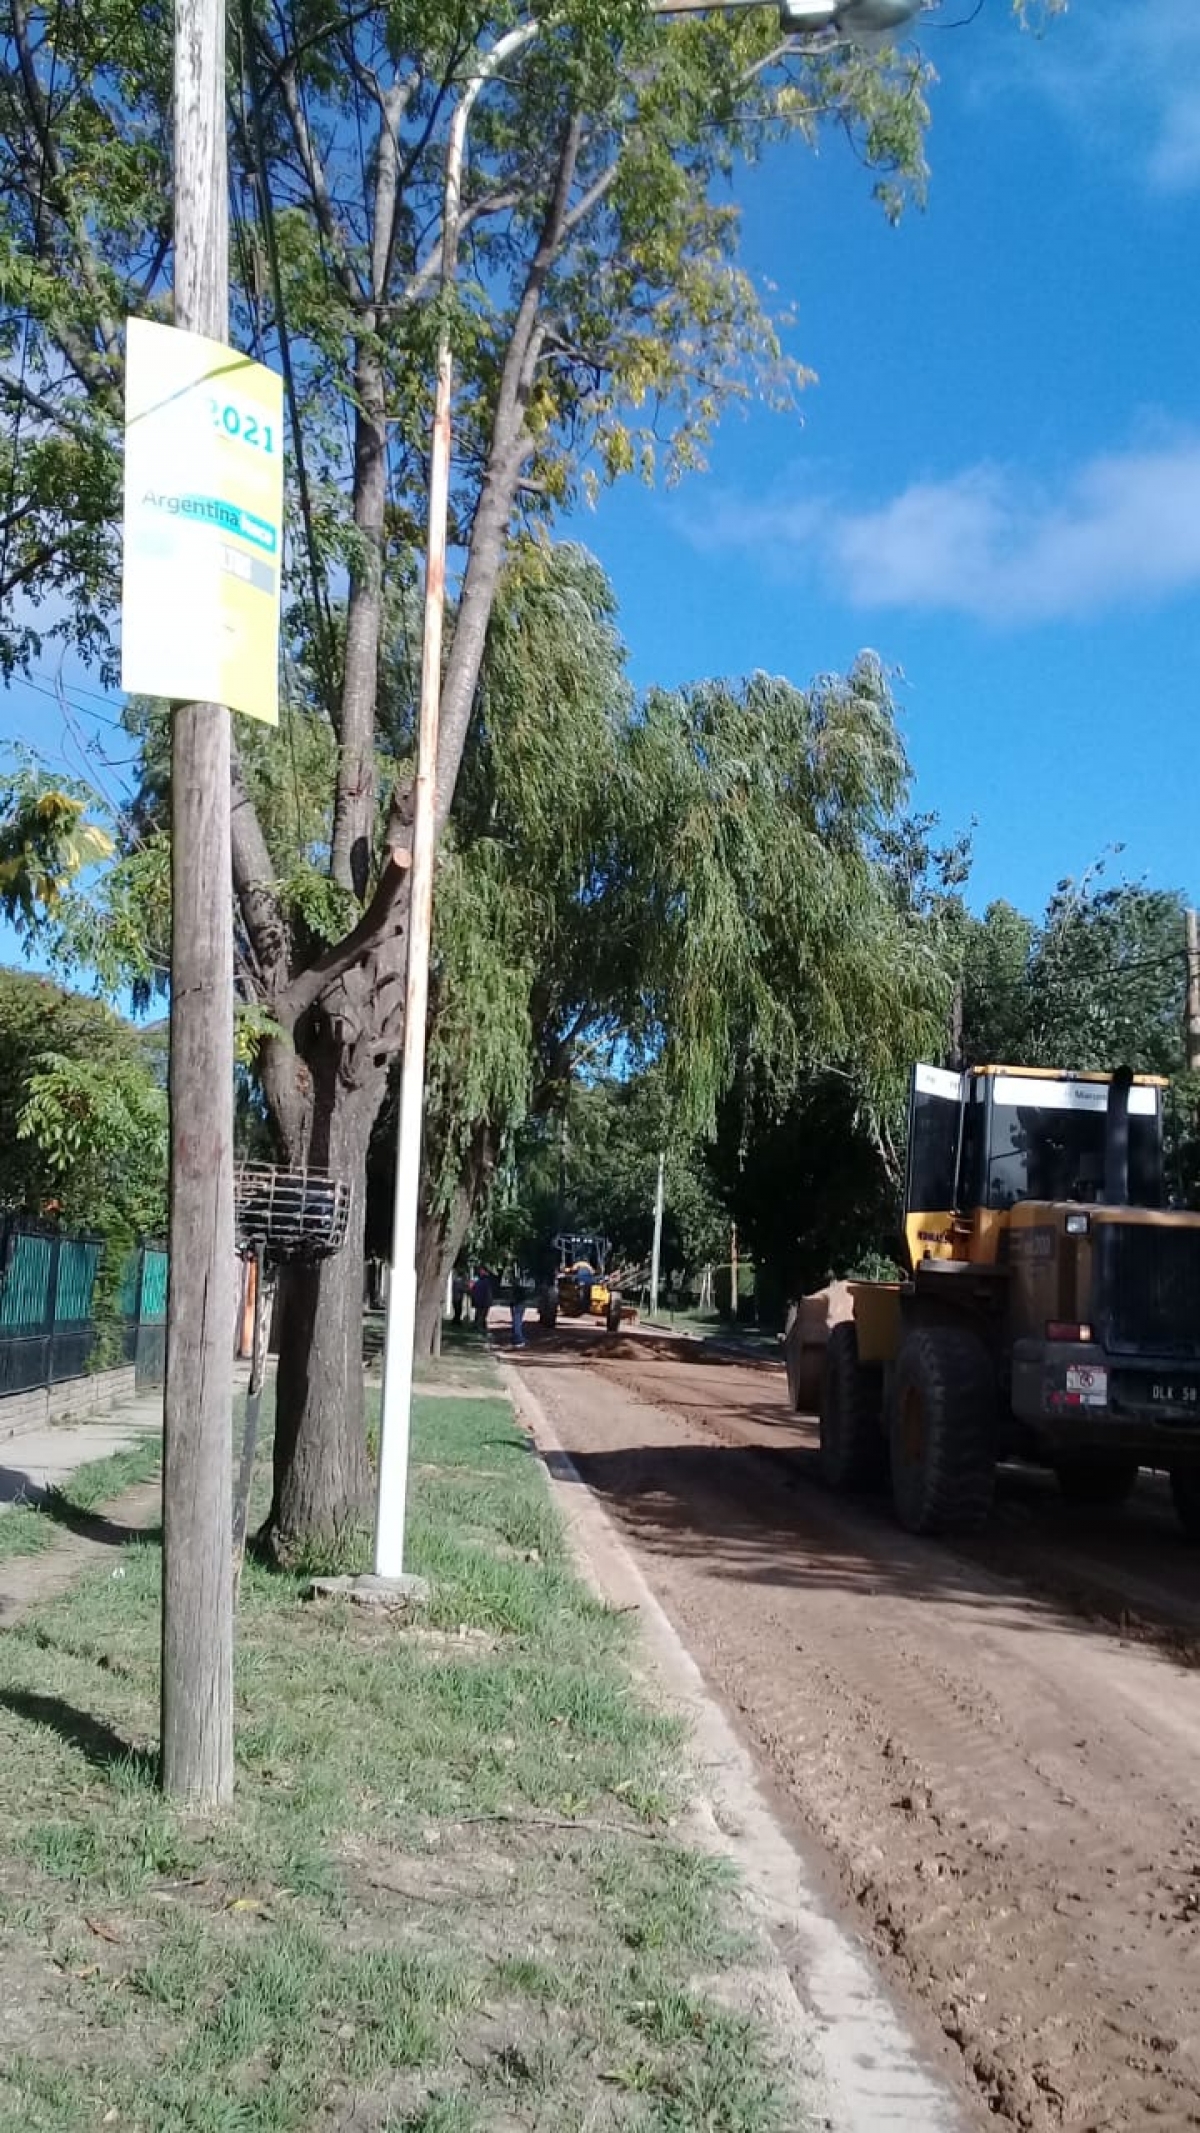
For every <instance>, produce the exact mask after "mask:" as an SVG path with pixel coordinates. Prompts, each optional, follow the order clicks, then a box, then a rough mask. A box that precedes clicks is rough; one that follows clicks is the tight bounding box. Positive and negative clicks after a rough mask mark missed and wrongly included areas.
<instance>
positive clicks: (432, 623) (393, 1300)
mask: <svg viewBox="0 0 1200 2133" xmlns="http://www.w3.org/2000/svg"><path fill="white" fill-rule="evenodd" d="M538 28H539V25H538V24H537V23H524V24H522V25H520V26H519V27H518V28H517V29H514V30H510V31H509V32H508V34H507V36H505V37H501V38H500V39H499V41H498V43H496V44H495V45H493V47H492V49H491V51H490V52H489V53H488V54H487V56H486V58H485V59H484V60H483V61H482V62H481V64H480V66H479V68H478V70H477V71H476V73H475V74H474V75H473V76H472V78H471V80H470V81H469V82H468V83H467V85H466V88H465V89H464V90H463V93H462V95H461V97H460V98H459V100H458V105H457V108H456V110H455V113H454V116H453V118H452V119H451V121H450V138H449V140H448V142H447V145H446V176H445V190H444V196H443V207H442V287H443V289H448V288H449V287H450V286H451V284H452V283H453V281H454V277H455V274H456V272H457V268H458V233H459V224H460V220H461V214H462V173H463V158H464V155H465V152H466V141H467V126H468V123H469V121H470V117H471V113H472V111H473V110H474V108H475V103H476V100H477V98H478V97H479V95H480V92H481V91H482V90H483V89H485V88H486V87H487V84H488V83H489V81H491V80H492V79H493V78H494V77H495V75H496V74H497V73H498V71H499V69H500V68H501V67H502V66H504V64H505V62H506V61H507V60H509V59H512V58H514V57H515V55H516V54H517V53H518V52H520V51H521V50H523V48H524V47H525V46H526V45H527V44H530V43H531V42H532V40H533V39H534V38H535V37H536V36H537V34H538ZM453 394H454V350H453V347H452V345H451V341H450V333H449V329H448V327H447V326H446V325H445V324H443V326H442V332H441V338H440V340H439V342H438V359H437V391H436V395H435V400H434V411H433V445H432V451H431V455H430V464H429V528H428V535H427V541H426V550H425V625H424V634H423V638H422V645H421V709H420V719H419V724H418V731H417V774H416V786H415V789H414V793H413V843H412V891H411V902H410V905H409V920H408V967H407V973H406V977H405V989H404V1048H403V1051H402V1053H401V1068H400V1115H399V1121H398V1125H397V1139H396V1194H395V1203H394V1206H393V1210H392V1277H391V1281H390V1282H389V1284H388V1308H387V1319H386V1323H385V1328H384V1342H383V1391H382V1398H381V1409H380V1426H379V1492H378V1497H377V1501H376V1511H375V1575H376V1577H381V1578H391V1579H395V1578H401V1577H403V1575H404V1536H405V1526H406V1522H407V1515H408V1468H409V1438H410V1435H411V1417H412V1382H413V1362H414V1356H413V1349H414V1345H415V1341H416V1323H417V1218H418V1213H419V1209H420V1200H421V1136H422V1127H423V1124H424V1109H425V1022H426V1017H427V1013H428V1007H429V944H430V937H431V934H432V930H433V869H434V860H435V857H436V848H437V754H438V721H439V715H440V711H441V697H442V629H443V623H444V619H445V612H446V546H447V533H446V529H447V521H448V518H449V511H450V436H451V408H452V402H453Z"/></svg>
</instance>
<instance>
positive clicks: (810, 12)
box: [779, 0, 927, 45]
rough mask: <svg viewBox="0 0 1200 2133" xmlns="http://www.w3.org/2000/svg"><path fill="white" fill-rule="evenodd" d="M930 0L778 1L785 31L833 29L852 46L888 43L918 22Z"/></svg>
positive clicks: (780, 17)
mask: <svg viewBox="0 0 1200 2133" xmlns="http://www.w3.org/2000/svg"><path fill="white" fill-rule="evenodd" d="M926 4H927V0H779V19H780V22H781V24H782V26H783V28H784V29H785V30H788V31H789V32H791V33H792V34H793V35H795V34H796V33H797V32H799V33H803V32H804V31H808V32H809V33H810V34H811V33H812V32H814V31H820V30H833V31H834V33H835V34H836V35H837V36H839V37H844V38H845V39H846V40H847V42H848V43H850V44H862V45H872V44H886V43H888V42H889V40H890V39H891V38H893V37H897V36H899V35H900V33H901V31H903V30H906V29H907V28H908V25H909V23H910V22H913V21H915V20H916V17H917V16H918V15H919V14H921V12H922V10H923V9H924V7H925V6H926Z"/></svg>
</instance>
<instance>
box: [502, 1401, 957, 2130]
mask: <svg viewBox="0 0 1200 2133" xmlns="http://www.w3.org/2000/svg"><path fill="white" fill-rule="evenodd" d="M510 1367H511V1366H510ZM512 1384H513V1400H514V1406H515V1407H516V1410H517V1413H518V1415H519V1416H520V1417H521V1419H522V1421H523V1422H524V1423H525V1425H526V1427H527V1428H528V1430H529V1432H530V1434H531V1436H532V1437H533V1440H534V1443H535V1444H536V1446H537V1448H538V1451H539V1453H540V1454H541V1457H542V1459H543V1461H544V1463H545V1465H546V1468H547V1471H548V1473H549V1475H550V1479H551V1483H552V1485H553V1488H554V1491H555V1494H556V1496H557V1499H558V1502H559V1505H560V1508H561V1510H562V1512H563V1516H564V1520H565V1523H566V1526H567V1530H568V1533H569V1534H570V1536H571V1539H572V1541H573V1543H574V1546H575V1548H576V1551H577V1554H578V1556H579V1559H580V1563H581V1566H582V1568H583V1572H584V1574H585V1576H586V1577H587V1578H588V1581H589V1583H590V1584H591V1585H592V1586H593V1587H594V1588H595V1589H596V1590H597V1591H599V1592H600V1594H601V1596H602V1597H603V1598H604V1599H606V1600H608V1601H609V1602H610V1603H612V1604H616V1605H620V1606H627V1607H635V1608H636V1609H637V1612H638V1614H639V1616H640V1618H641V1623H642V1629H643V1636H644V1642H645V1645H646V1647H647V1649H648V1652H649V1654H650V1657H651V1659H652V1662H653V1664H654V1667H655V1670H656V1672H657V1673H658V1674H659V1675H660V1676H661V1677H662V1679H663V1681H664V1683H665V1685H666V1687H667V1689H668V1691H669V1693H670V1696H671V1699H672V1701H673V1702H675V1703H677V1704H679V1705H681V1706H682V1708H683V1710H684V1712H685V1715H686V1717H687V1719H688V1722H689V1725H690V1728H691V1732H692V1738H693V1742H694V1746H695V1751H696V1756H697V1760H698V1763H699V1766H700V1774H701V1776H702V1779H703V1782H704V1785H705V1789H706V1791H707V1795H708V1807H709V1809H710V1810H711V1828H708V1827H707V1826H706V1828H705V1830H704V1831H703V1833H702V1834H703V1836H704V1837H705V1839H706V1840H707V1841H709V1842H710V1843H711V1845H712V1848H713V1849H714V1850H719V1851H720V1852H721V1853H722V1854H723V1855H724V1856H726V1857H727V1858H728V1859H730V1861H731V1862H732V1863H733V1864H734V1865H735V1866H736V1868H737V1871H738V1875H739V1878H740V1881H741V1883H742V1886H743V1888H744V1889H745V1890H746V1892H747V1893H748V1895H749V1897H750V1899H751V1902H752V1904H753V1907H754V1908H755V1910H756V1911H757V1913H758V1914H759V1916H760V1918H761V1919H762V1921H763V1923H764V1924H765V1925H766V1927H767V1928H768V1930H769V1932H770V1936H771V1939H772V1941H773V1942H774V1945H775V1947H776V1948H777V1949H778V1951H779V1954H780V1956H781V1967H780V1970H779V1973H778V1977H777V1978H776V1979H773V1980H772V1981H771V1986H770V1992H769V1997H770V2000H771V2002H772V2012H773V2013H774V2019H775V2020H776V2022H778V2023H780V2025H781V2026H789V2027H790V2024H789V2023H788V2022H787V2016H786V2014H785V2012H784V2010H788V2009H790V2013H791V2020H792V2021H793V2022H794V2024H795V2027H796V2029H797V2030H798V2031H799V2033H800V2034H799V2037H796V2036H794V2035H793V2036H791V2037H790V2038H789V2043H790V2047H791V2051H792V2053H793V2055H794V2053H795V2047H796V2044H797V2043H799V2044H800V2046H801V2056H802V2059H803V2060H806V2061H809V2062H815V2064H816V2067H817V2070H818V2074H817V2083H816V2086H817V2087H818V2090H819V2093H818V2095H817V2096H816V2097H814V2099H813V2107H814V2109H815V2111H816V2112H818V2113H820V2114H821V2115H820V2117H819V2119H818V2122H819V2123H823V2125H824V2126H825V2127H826V2128H828V2133H967V2127H968V2124H969V2122H970V2121H969V2120H968V2118H967V2116H966V2113H965V2111H964V2110H963V2108H962V2107H961V2106H960V2104H959V2102H958V2101H957V2099H956V2098H955V2096H954V2095H953V2093H952V2091H951V2090H950V2088H949V2087H948V2086H947V2085H946V2084H945V2083H944V2082H943V2081H942V2080H940V2079H939V2077H938V2076H937V2075H936V2074H934V2073H933V2072H931V2071H930V2069H929V2068H928V2066H927V2065H926V2064H925V2063H924V2061H923V2059H922V2057H921V2054H920V2052H919V2050H918V2047H917V2045H916V2043H915V2041H914V2040H913V2038H912V2037H911V2036H910V2035H909V2033H908V2031H907V2029H906V2028H905V2026H904V2023H903V2022H902V2020H901V2018H900V2016H899V2015H898V2013H897V2011H896V2009H895V2008H894V2007H893V2006H892V2004H891V2002H890V2001H889V2000H888V1998H887V1996H886V1994H885V1992H884V1990H883V1987H882V1985H881V1984H880V1982H879V1980H878V1979H877V1977H876V1976H875V1973H874V1970H873V1968H872V1965H871V1963H870V1961H869V1959H868V1957H867V1956H866V1954H865V1953H864V1952H863V1950H862V1949H861V1948H860V1947H859V1946H858V1945H857V1944H856V1943H855V1941H854V1939H853V1938H852V1937H851V1935H850V1934H848V1933H847V1932H846V1931H845V1930H844V1928H843V1927H842V1926H841V1925H840V1924H839V1923H838V1921H837V1919H836V1918H835V1917H834V1915H833V1912H832V1911H831V1910H830V1908H829V1906H828V1905H827V1904H826V1903H825V1901H824V1900H823V1898H822V1896H821V1895H820V1893H819V1891H818V1890H817V1888H816V1887H815V1886H814V1884H813V1880H812V1877H811V1875H810V1874H809V1872H808V1870H807V1868H806V1866H805V1864H804V1861H803V1859H802V1857H801V1855H800V1853H799V1852H798V1851H797V1849H796V1847H795V1846H794V1845H793V1844H792V1842H791V1840H790V1839H789V1837H788V1836H787V1834H786V1832H785V1830H784V1829H783V1827H782V1825H781V1824H780V1823H779V1822H778V1820H777V1819H776V1817H775V1816H774V1814H773V1813H772V1811H771V1809H770V1807H769V1805H768V1803H767V1800H766V1798H765V1796H764V1794H763V1792H762V1789H761V1787H760V1785H759V1781H758V1776H757V1773H756V1771H755V1768H754V1764H753V1761H752V1759H751V1757H750V1755H749V1753H748V1752H747V1750H746V1749H745V1748H744V1747H743V1746H742V1743H741V1742H740V1740H739V1739H738V1737H737V1735H736V1733H735V1732H734V1730H733V1728H732V1726H731V1725H730V1723H729V1721H728V1719H727V1718H726V1717H725V1714H724V1712H723V1711H722V1710H721V1708H720V1706H719V1705H718V1704H717V1703H716V1702H715V1700H714V1698H713V1697H712V1695H711V1694H710V1692H709V1690H708V1688H707V1686H706V1684H705V1681H704V1677H703V1675H702V1674H701V1672H700V1669H699V1667H698V1666H697V1664H696V1662H695V1660H694V1659H693V1658H692V1655H691V1653H690V1652H689V1651H688V1649H687V1647H686V1645H685V1644H684V1643H683V1641H682V1639H681V1637H680V1636H679V1633H678V1631H677V1630H676V1629H675V1627H674V1625H673V1623H672V1622H671V1621H670V1619H669V1617H668V1616H667V1614H666V1613H665V1612H664V1610H663V1608H662V1607H661V1605H660V1604H659V1602H658V1600H657V1599H656V1598H655V1596H654V1593H653V1592H652V1591H651V1589H650V1587H649V1585H648V1584H647V1582H646V1580H645V1578H644V1577H643V1575H642V1572H641V1570H640V1569H639V1568H638V1565H637V1563H636V1562H635V1560H634V1558H633V1556H632V1554H631V1553H630V1551H629V1549H628V1548H627V1547H626V1545H625V1542H624V1540H623V1539H622V1538H621V1535H620V1534H619V1532H618V1531H617V1528H616V1526H615V1524H614V1523H613V1521H612V1519H611V1518H610V1517H609V1515H608V1513H607V1512H606V1511H605V1510H604V1508H603V1506H602V1505H601V1504H600V1503H599V1501H598V1500H597V1498H596V1497H595V1496H594V1495H593V1494H592V1492H591V1490H590V1489H589V1488H588V1487H587V1485H586V1483H585V1482H584V1481H583V1479H582V1477H581V1475H580V1474H579V1471H578V1469H577V1468H576V1466H575V1465H574V1463H573V1461H572V1459H571V1457H570V1455H569V1453H567V1452H566V1451H565V1450H564V1448H563V1446H562V1444H561V1442H560V1441H559V1438H558V1435H557V1433H556V1431H555V1428H554V1425H553V1423H552V1422H551V1420H550V1418H549V1416H548V1415H547V1413H546V1411H545V1409H544V1407H543V1406H542V1404H541V1402H540V1400H538V1398H537V1397H536V1395H535V1394H534V1393H533V1392H532V1391H531V1390H530V1388H529V1386H528V1384H527V1383H526V1381H525V1380H524V1378H522V1377H521V1376H520V1375H519V1374H518V1372H517V1371H516V1370H515V1369H514V1370H513V1375H512ZM709 1820H710V1816H709V1815H705V1817H704V1822H705V1824H706V1825H707V1824H708V1822H709Z"/></svg>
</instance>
